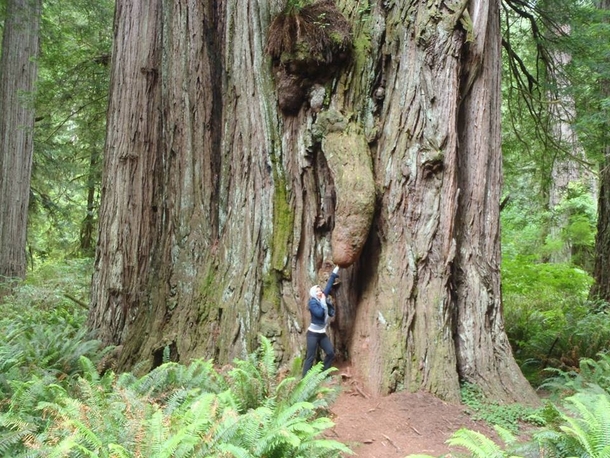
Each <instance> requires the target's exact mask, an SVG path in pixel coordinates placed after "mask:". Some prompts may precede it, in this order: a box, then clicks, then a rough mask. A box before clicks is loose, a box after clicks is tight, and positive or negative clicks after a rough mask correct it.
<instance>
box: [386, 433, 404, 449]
mask: <svg viewBox="0 0 610 458" xmlns="http://www.w3.org/2000/svg"><path fill="white" fill-rule="evenodd" d="M383 437H385V438H386V439H387V440H388V442H389V443H390V444H392V445H393V446H394V448H395V449H396V450H398V451H399V452H400V447H399V446H398V445H396V444H395V443H394V441H393V440H392V439H390V438H389V437H388V436H386V435H385V434H383Z"/></svg>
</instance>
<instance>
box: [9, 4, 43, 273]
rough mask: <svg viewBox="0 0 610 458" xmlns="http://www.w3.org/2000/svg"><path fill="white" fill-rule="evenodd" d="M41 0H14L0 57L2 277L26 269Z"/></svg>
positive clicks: (22, 271) (10, 7) (10, 8)
mask: <svg viewBox="0 0 610 458" xmlns="http://www.w3.org/2000/svg"><path fill="white" fill-rule="evenodd" d="M40 11H41V5H40V1H39V0H9V1H8V3H7V9H6V20H5V21H4V31H3V38H2V58H1V60H0V107H1V111H0V280H1V279H3V278H4V277H6V278H23V277H25V272H26V266H27V262H26V248H25V246H26V226H27V215H28V204H29V200H30V178H31V172H32V156H33V153H34V146H33V137H32V130H33V128H34V107H33V100H34V96H33V91H34V84H35V82H36V75H37V65H36V61H35V58H36V57H37V56H38V30H39V23H40Z"/></svg>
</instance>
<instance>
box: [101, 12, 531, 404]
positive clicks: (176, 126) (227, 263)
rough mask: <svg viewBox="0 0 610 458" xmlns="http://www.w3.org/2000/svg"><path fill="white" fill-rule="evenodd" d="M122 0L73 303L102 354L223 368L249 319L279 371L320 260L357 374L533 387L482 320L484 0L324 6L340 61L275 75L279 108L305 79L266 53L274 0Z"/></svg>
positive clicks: (487, 78) (488, 156) (247, 344)
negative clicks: (83, 262) (81, 285)
mask: <svg viewBox="0 0 610 458" xmlns="http://www.w3.org/2000/svg"><path fill="white" fill-rule="evenodd" d="M136 3H137V2H135V3H134V0H119V2H118V3H117V14H116V31H117V32H116V37H117V43H116V44H115V52H114V62H113V71H114V73H113V75H114V76H113V82H112V84H111V87H112V89H111V103H110V108H109V123H108V142H107V148H106V156H107V158H106V161H107V164H106V166H105V176H104V185H103V196H102V212H101V214H100V237H99V238H100V242H99V247H98V254H97V261H96V272H95V274H94V285H93V307H92V310H91V315H90V325H91V326H92V327H93V328H94V329H97V330H98V332H99V333H100V336H101V337H102V338H103V339H104V341H105V342H107V343H112V344H115V345H122V346H123V350H122V353H121V357H120V363H121V365H122V367H131V366H132V365H134V364H135V363H136V362H138V361H142V360H149V362H150V365H155V364H158V363H160V362H161V358H162V355H163V351H164V349H169V354H170V357H171V358H172V359H175V360H181V361H186V360H188V359H189V358H192V357H196V356H206V357H213V358H215V360H216V361H217V362H218V363H225V362H229V361H231V359H232V358H234V357H239V356H244V355H245V354H246V353H248V352H250V351H252V349H253V348H254V347H255V346H256V338H257V335H258V334H259V333H261V334H264V335H265V336H267V337H269V338H270V339H271V341H272V342H274V345H275V347H276V349H277V351H278V355H279V357H280V360H281V361H282V362H283V363H286V364H287V363H289V362H290V361H291V360H292V359H293V358H294V357H295V356H297V355H302V354H303V351H304V343H305V339H304V330H305V329H306V327H307V325H308V320H309V317H308V312H307V310H306V302H307V295H308V291H309V288H310V286H311V285H313V284H316V283H323V282H324V280H325V278H327V276H328V272H329V271H330V269H331V268H332V266H333V263H339V264H341V265H343V266H345V267H346V268H344V269H342V270H341V284H340V286H338V287H336V288H335V291H334V294H333V295H334V296H335V299H336V302H337V303H338V311H337V317H336V320H335V323H334V324H333V330H332V338H333V340H334V343H335V346H336V348H337V353H338V354H340V355H341V358H343V359H345V360H347V361H348V362H349V363H351V364H352V365H353V367H354V368H355V370H357V371H359V372H360V373H361V374H362V375H363V376H364V377H365V378H366V380H367V381H368V383H369V385H370V387H371V389H373V390H376V391H380V392H389V391H394V390H398V389H409V390H418V389H426V390H428V391H430V392H432V393H434V394H436V395H438V396H440V397H443V398H445V399H450V400H456V399H458V398H459V382H460V380H462V379H466V380H469V381H472V382H475V383H480V384H481V385H482V387H483V388H484V390H485V391H486V392H487V393H489V394H490V395H493V396H494V398H496V399H500V400H519V401H526V402H535V395H534V393H533V391H532V390H531V388H530V387H529V385H528V384H527V382H526V381H525V379H524V378H523V377H522V376H521V373H520V371H519V369H518V367H516V364H515V362H514V360H513V358H512V355H511V352H510V347H509V346H508V342H507V339H506V336H505V334H504V330H503V324H502V317H501V297H500V277H499V269H498V265H499V256H500V252H499V239H498V230H499V226H498V224H499V204H500V202H499V192H500V184H501V168H500V165H501V159H500V157H501V152H500V132H499V113H500V111H499V110H500V106H499V90H500V89H499V80H498V78H499V66H500V62H499V59H500V55H499V30H498V27H499V24H498V21H499V18H498V14H499V10H498V4H497V2H495V1H492V2H483V1H481V2H476V1H473V2H471V3H467V2H464V1H462V2H459V1H450V2H444V3H442V4H438V5H436V4H434V5H431V4H422V3H421V2H415V1H413V2H403V4H402V5H398V4H396V3H394V4H392V5H391V6H388V5H387V4H386V3H387V2H381V1H380V2H377V3H372V4H371V7H370V9H363V8H361V7H359V6H358V5H357V4H355V3H354V2H351V1H347V0H344V1H338V2H337V6H338V7H339V9H340V10H341V11H342V12H343V14H344V16H345V17H346V18H347V19H348V21H349V22H350V23H351V24H352V28H353V30H352V33H353V42H354V49H353V52H352V55H351V57H350V58H349V59H348V65H347V66H346V67H343V68H342V69H341V70H340V72H339V73H338V74H337V76H335V77H333V78H332V79H331V80H330V81H328V80H326V81H324V80H319V81H314V83H316V84H313V85H312V86H309V87H306V88H304V87H298V88H294V87H293V89H297V91H296V92H295V93H291V94H289V95H290V96H291V97H292V99H291V102H295V101H296V103H300V99H299V97H300V96H301V94H304V95H305V97H306V100H303V103H302V106H301V107H300V109H298V110H297V111H296V113H294V114H291V115H283V114H282V113H281V112H280V110H279V109H278V102H277V98H276V97H279V95H278V96H276V89H277V91H278V92H280V93H281V95H282V97H283V96H286V94H287V92H286V88H287V87H288V88H290V85H291V84H292V85H294V81H300V82H301V83H302V84H306V83H305V81H306V80H309V79H308V78H302V77H301V75H294V74H293V75H291V78H292V79H291V78H287V77H286V75H285V74H283V73H282V71H284V70H282V71H278V72H275V69H278V67H276V66H275V64H274V65H273V66H272V62H271V60H270V58H269V57H268V56H267V55H266V54H265V43H266V40H267V35H266V34H267V31H268V28H269V24H270V22H271V19H272V18H273V17H274V16H275V15H276V14H277V13H279V12H280V10H281V8H282V6H283V5H282V4H281V3H283V2H274V1H262V0H259V1H257V0H248V1H240V2H237V0H226V1H221V2H214V4H213V5H204V4H201V2H194V1H186V0H185V1H181V2H167V1H163V0H158V1H157V2H156V3H155V4H154V5H156V6H155V7H154V8H153V7H152V6H151V8H150V11H147V12H145V11H140V10H138V8H137V4H136ZM153 10H154V11H153ZM126 24H130V25H131V28H132V29H133V31H132V30H131V29H130V30H126ZM138 30H142V31H147V32H149V33H150V35H146V34H144V37H148V38H144V39H142V38H139V39H137V40H135V37H136V36H137V34H136V33H135V32H136V31H138ZM155 37H159V38H158V39H156V40H155ZM142 48H143V49H142ZM143 62H145V63H143ZM144 68H148V69H155V72H154V74H155V76H156V79H155V80H154V81H153V80H150V79H149V78H150V72H144V71H141V69H144ZM330 70H331V69H330V68H329V72H328V73H330ZM332 70H333V71H336V70H337V68H336V67H334V68H333V69H332ZM322 73H324V72H322ZM274 78H278V79H277V81H276V80H275V79H274ZM311 78H314V79H315V77H311ZM126 82H129V85H127V84H126ZM147 82H148V83H147ZM153 83H154V84H153ZM144 88H146V90H144ZM284 100H285V99H284ZM291 108H294V104H291ZM297 108H298V105H297ZM119 114H120V116H121V117H119ZM134 119H135V120H141V119H145V120H146V123H144V122H143V121H139V124H138V122H134ZM144 132H145V133H146V137H144V138H145V139H146V141H143V139H142V140H141V141H138V142H135V141H134V140H135V139H139V138H140V137H142V133H144ZM121 158H123V159H121ZM138 171H141V172H140V173H137V172H138ZM134 176H135V177H136V179H133V177H134ZM129 177H131V178H132V179H127V178H129ZM135 228H138V229H139V231H134V229H135ZM482 343H485V344H487V345H488V346H482V345H481V344H482ZM511 371H512V372H511Z"/></svg>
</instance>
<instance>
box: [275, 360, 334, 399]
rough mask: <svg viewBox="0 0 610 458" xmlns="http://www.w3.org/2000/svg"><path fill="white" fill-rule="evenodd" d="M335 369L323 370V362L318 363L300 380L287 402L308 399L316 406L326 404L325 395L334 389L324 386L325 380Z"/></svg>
mask: <svg viewBox="0 0 610 458" xmlns="http://www.w3.org/2000/svg"><path fill="white" fill-rule="evenodd" d="M333 370H336V369H335V368H331V369H329V370H328V371H325V372H323V371H322V364H321V363H318V364H316V365H315V366H313V367H312V368H311V370H309V371H308V372H307V374H305V377H303V378H302V379H301V380H299V382H298V383H297V384H296V386H295V387H294V389H293V391H292V392H291V393H290V394H289V396H288V398H287V399H286V400H285V402H287V403H289V404H296V403H298V402H302V401H307V402H312V403H313V404H314V405H316V407H322V406H325V405H326V400H325V398H326V396H325V395H326V394H328V393H329V392H330V391H332V390H331V389H330V388H328V387H324V386H323V382H324V381H325V380H326V377H327V375H328V374H329V373H330V372H332V371H333Z"/></svg>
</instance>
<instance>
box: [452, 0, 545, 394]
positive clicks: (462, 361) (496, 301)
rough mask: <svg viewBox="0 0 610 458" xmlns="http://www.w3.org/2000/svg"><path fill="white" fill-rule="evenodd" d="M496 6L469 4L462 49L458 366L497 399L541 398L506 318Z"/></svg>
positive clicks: (465, 376) (464, 375)
mask: <svg viewBox="0 0 610 458" xmlns="http://www.w3.org/2000/svg"><path fill="white" fill-rule="evenodd" d="M497 8H499V2H497V1H489V2H488V1H485V0H481V1H474V2H472V3H471V18H472V24H473V30H474V31H476V35H475V37H474V40H473V42H472V43H471V44H470V46H469V48H468V51H467V53H466V54H465V59H464V62H465V67H464V69H465V72H464V77H463V79H462V81H463V86H462V97H463V101H462V104H461V107H460V111H459V123H458V131H459V133H460V135H459V145H460V147H459V154H458V186H459V188H460V197H459V202H458V204H459V211H458V214H457V218H456V240H457V245H458V250H457V253H456V260H455V263H454V274H455V279H454V282H455V289H456V313H457V334H456V336H455V340H456V348H457V356H458V371H459V374H460V376H461V378H462V379H463V380H466V381H469V382H471V383H474V384H476V385H478V386H479V387H481V388H482V390H483V391H484V392H485V393H487V394H488V395H489V396H490V397H491V398H493V399H504V400H520V401H522V402H529V403H535V402H536V400H537V397H536V395H535V393H534V391H533V390H532V389H531V388H530V386H529V385H528V384H527V383H526V382H525V380H524V377H523V375H522V374H521V371H520V369H519V367H518V366H517V364H516V362H515V360H514V358H513V357H512V350H511V347H510V344H509V342H508V338H507V337H506V333H505V331H504V322H503V318H502V303H501V292H500V282H499V276H500V234H499V230H500V227H499V212H500V208H499V202H500V197H501V196H500V191H501V188H500V182H501V179H502V171H501V167H502V156H501V153H500V151H501V149H500V108H501V101H500V73H501V70H500V65H501V56H500V49H501V47H500V40H499V36H500V31H499V21H498V18H497ZM464 81H465V83H464ZM471 82H472V84H470V83H471Z"/></svg>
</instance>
